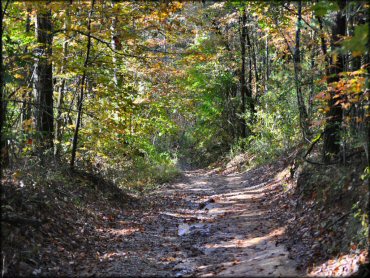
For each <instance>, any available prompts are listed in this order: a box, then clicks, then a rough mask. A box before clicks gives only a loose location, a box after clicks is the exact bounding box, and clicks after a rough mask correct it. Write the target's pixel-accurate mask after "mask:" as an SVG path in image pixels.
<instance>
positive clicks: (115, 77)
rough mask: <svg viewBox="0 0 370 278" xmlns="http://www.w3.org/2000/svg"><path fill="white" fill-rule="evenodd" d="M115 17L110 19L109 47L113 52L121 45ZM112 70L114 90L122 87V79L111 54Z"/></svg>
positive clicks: (114, 57)
mask: <svg viewBox="0 0 370 278" xmlns="http://www.w3.org/2000/svg"><path fill="white" fill-rule="evenodd" d="M113 7H114V3H113V2H112V8H113ZM117 21H118V19H117V16H116V15H115V16H114V17H113V19H112V25H111V41H112V42H111V45H112V49H113V50H115V51H118V50H121V48H122V47H121V43H120V41H119V36H118V34H117ZM112 60H113V64H114V69H113V82H114V85H115V86H116V88H120V86H121V85H122V77H121V76H120V74H119V71H118V67H117V56H116V54H115V53H113V56H112Z"/></svg>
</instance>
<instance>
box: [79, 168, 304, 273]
mask: <svg viewBox="0 0 370 278" xmlns="http://www.w3.org/2000/svg"><path fill="white" fill-rule="evenodd" d="M272 173H273V170H272V169H270V168H268V167H262V168H258V169H256V170H255V171H250V172H248V173H246V174H235V175H227V176H223V175H215V174H209V173H207V172H206V171H189V172H185V173H184V175H183V177H182V178H181V179H179V180H178V181H177V182H176V183H173V184H172V185H170V186H166V187H165V188H163V189H162V190H157V191H155V192H153V193H152V194H150V196H148V197H147V199H146V202H147V205H146V206H144V207H145V208H146V209H145V208H144V211H143V208H140V209H139V210H137V211H133V212H130V213H128V212H127V214H129V215H130V216H129V220H128V218H127V217H125V216H121V219H122V220H123V221H122V222H118V224H117V225H116V226H115V227H114V228H106V229H104V230H102V231H101V232H102V233H103V234H105V235H111V237H112V238H114V237H117V238H119V237H120V236H121V235H127V237H126V239H125V240H124V241H122V242H119V243H118V241H116V240H114V239H112V240H111V245H110V246H108V247H107V249H106V250H105V252H104V255H103V256H102V258H103V260H102V261H101V262H100V263H99V264H97V265H96V266H95V269H91V268H88V269H86V270H85V271H86V272H89V274H101V275H108V276H111V275H123V276H125V275H133V276H139V275H155V276H188V275H192V276H193V275H195V276H212V275H224V276H233V275H240V276H256V275H261V276H297V275H298V274H299V272H298V271H297V270H296V269H295V264H294V261H293V260H291V259H289V258H288V255H289V254H288V252H287V251H286V248H285V247H284V245H282V244H278V243H277V242H278V240H279V237H280V236H281V235H282V234H283V233H284V227H282V226H281V225H280V223H278V221H277V220H276V219H275V218H274V217H273V214H271V213H270V211H271V210H273V207H271V205H270V201H271V198H272V196H273V192H274V190H276V187H277V186H278V185H277V180H276V179H274V178H273V177H272V176H271V174H272ZM133 227H135V228H134V229H133Z"/></svg>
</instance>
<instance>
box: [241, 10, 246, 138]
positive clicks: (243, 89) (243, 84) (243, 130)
mask: <svg viewBox="0 0 370 278" xmlns="http://www.w3.org/2000/svg"><path fill="white" fill-rule="evenodd" d="M239 22H240V30H241V34H240V49H241V59H242V68H241V70H240V74H239V82H240V95H241V100H242V103H241V118H240V121H241V136H242V138H246V137H247V125H246V121H245V116H244V113H245V98H246V95H247V91H248V88H247V84H246V80H245V42H246V36H247V32H246V23H247V15H246V13H245V8H244V9H243V11H242V14H241V18H240V19H239Z"/></svg>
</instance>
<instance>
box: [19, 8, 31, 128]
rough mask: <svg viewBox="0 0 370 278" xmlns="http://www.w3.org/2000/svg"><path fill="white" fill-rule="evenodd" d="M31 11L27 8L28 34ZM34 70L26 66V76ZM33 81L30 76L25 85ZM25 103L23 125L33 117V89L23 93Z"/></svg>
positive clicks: (23, 106)
mask: <svg viewBox="0 0 370 278" xmlns="http://www.w3.org/2000/svg"><path fill="white" fill-rule="evenodd" d="M31 12H32V10H31V9H30V8H28V9H27V17H26V28H25V29H26V30H25V31H26V34H29V33H30V32H31ZM24 53H25V54H26V53H29V49H28V46H26V47H25V50H24ZM32 70H33V68H32V67H31V66H30V65H28V64H27V66H26V76H32ZM31 82H32V78H29V80H25V82H24V83H25V84H24V85H25V86H26V87H27V88H29V87H30V84H31ZM22 99H23V103H22V112H21V123H20V124H21V126H22V123H23V122H24V121H26V120H28V119H30V118H31V117H32V114H31V112H32V110H31V102H32V90H27V92H25V93H24V94H23V95H22Z"/></svg>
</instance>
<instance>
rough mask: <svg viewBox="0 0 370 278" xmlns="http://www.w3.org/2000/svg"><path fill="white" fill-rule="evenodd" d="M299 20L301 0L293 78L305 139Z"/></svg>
mask: <svg viewBox="0 0 370 278" xmlns="http://www.w3.org/2000/svg"><path fill="white" fill-rule="evenodd" d="M301 22H302V1H301V0H300V1H298V18H297V30H296V37H295V49H294V55H293V60H294V79H295V86H296V93H297V103H298V110H299V123H300V126H301V131H302V136H303V139H306V138H307V135H308V116H307V110H306V106H305V104H304V99H303V94H302V86H301V53H300V36H301Z"/></svg>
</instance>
